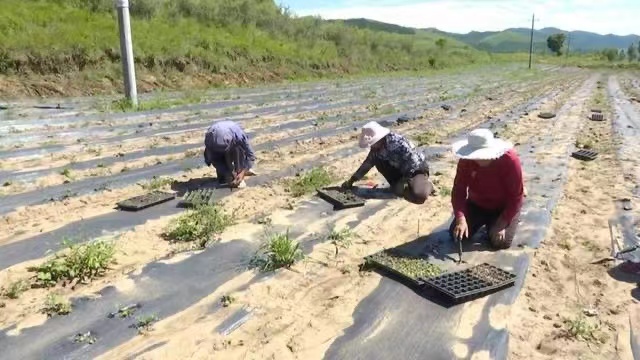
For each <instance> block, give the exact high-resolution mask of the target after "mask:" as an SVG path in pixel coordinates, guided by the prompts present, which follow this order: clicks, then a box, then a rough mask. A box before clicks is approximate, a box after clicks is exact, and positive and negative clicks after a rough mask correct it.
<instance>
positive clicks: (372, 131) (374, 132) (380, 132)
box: [358, 121, 391, 149]
mask: <svg viewBox="0 0 640 360" xmlns="http://www.w3.org/2000/svg"><path fill="white" fill-rule="evenodd" d="M390 132H391V130H389V129H387V128H386V127H384V126H382V125H380V124H378V123H377V122H375V121H371V122H368V123H366V124H365V125H364V126H363V127H362V132H361V133H360V140H359V141H358V145H360V147H361V148H363V149H366V148H368V147H371V145H373V144H375V143H377V142H378V141H380V140H381V139H382V138H384V137H385V136H387V135H388V134H389V133H390Z"/></svg>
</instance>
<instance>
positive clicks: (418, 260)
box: [365, 250, 442, 286]
mask: <svg viewBox="0 0 640 360" xmlns="http://www.w3.org/2000/svg"><path fill="white" fill-rule="evenodd" d="M365 261H366V263H367V265H368V266H371V267H373V268H377V269H379V270H382V272H385V273H388V274H390V275H394V276H396V277H398V278H400V280H401V281H402V282H405V283H408V284H409V285H413V286H420V285H422V283H423V280H422V279H427V278H430V277H433V276H437V275H440V274H441V273H442V270H441V269H440V267H438V266H437V265H434V264H431V263H430V262H429V261H427V260H426V259H425V258H423V257H418V256H410V255H405V254H400V253H398V252H395V251H393V250H383V251H380V252H378V253H375V254H373V255H370V256H367V257H366V258H365Z"/></svg>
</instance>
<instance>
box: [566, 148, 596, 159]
mask: <svg viewBox="0 0 640 360" xmlns="http://www.w3.org/2000/svg"><path fill="white" fill-rule="evenodd" d="M571 156H572V157H574V158H576V159H578V160H582V161H593V160H595V159H596V158H597V157H598V153H597V152H595V151H593V150H584V149H582V150H578V151H574V152H573V153H571Z"/></svg>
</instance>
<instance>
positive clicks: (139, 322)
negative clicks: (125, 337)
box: [133, 314, 158, 334]
mask: <svg viewBox="0 0 640 360" xmlns="http://www.w3.org/2000/svg"><path fill="white" fill-rule="evenodd" d="M157 321H158V316H157V315H155V314H153V315H145V316H141V317H138V318H137V319H136V323H135V324H134V325H133V327H134V328H136V329H137V330H138V333H139V334H143V333H146V332H149V331H151V330H153V324H154V323H155V322H157Z"/></svg>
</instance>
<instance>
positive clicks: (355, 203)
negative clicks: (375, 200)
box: [317, 187, 364, 210]
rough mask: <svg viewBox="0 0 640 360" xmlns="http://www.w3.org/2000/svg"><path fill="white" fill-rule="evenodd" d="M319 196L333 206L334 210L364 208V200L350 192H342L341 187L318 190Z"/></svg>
mask: <svg viewBox="0 0 640 360" xmlns="http://www.w3.org/2000/svg"><path fill="white" fill-rule="evenodd" d="M317 191H318V196H319V197H320V198H321V199H323V200H325V201H326V202H328V203H329V204H331V205H333V210H343V209H350V208H355V207H360V206H364V199H362V198H360V197H359V196H357V195H355V194H354V193H352V192H351V191H350V190H342V189H340V188H339V187H328V188H324V189H318V190H317Z"/></svg>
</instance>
